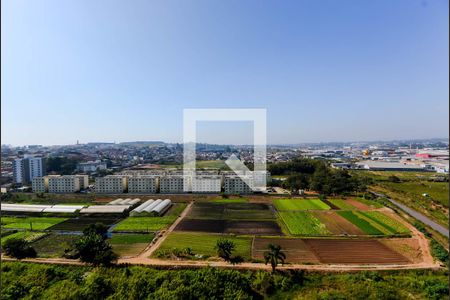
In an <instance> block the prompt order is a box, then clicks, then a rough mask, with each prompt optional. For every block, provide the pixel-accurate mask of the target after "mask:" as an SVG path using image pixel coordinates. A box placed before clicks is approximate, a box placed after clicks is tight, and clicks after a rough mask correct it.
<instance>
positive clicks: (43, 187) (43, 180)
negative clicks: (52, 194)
mask: <svg viewBox="0 0 450 300" xmlns="http://www.w3.org/2000/svg"><path fill="white" fill-rule="evenodd" d="M31 189H32V191H33V192H35V193H46V192H48V176H44V177H35V178H33V180H32V181H31Z"/></svg>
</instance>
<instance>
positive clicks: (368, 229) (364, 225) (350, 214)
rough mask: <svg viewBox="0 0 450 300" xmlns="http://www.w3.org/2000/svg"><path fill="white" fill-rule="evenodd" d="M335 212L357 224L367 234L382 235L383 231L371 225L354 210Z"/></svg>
mask: <svg viewBox="0 0 450 300" xmlns="http://www.w3.org/2000/svg"><path fill="white" fill-rule="evenodd" d="M337 213H338V214H339V215H340V216H342V217H344V218H345V219H347V220H348V221H349V222H351V223H352V224H354V225H355V226H357V227H358V228H359V229H361V230H362V231H363V232H364V233H366V234H369V235H384V232H382V231H380V230H379V229H378V228H377V227H376V226H373V225H372V224H371V223H370V222H369V221H367V220H366V219H364V218H362V217H361V215H358V213H357V212H354V211H337Z"/></svg>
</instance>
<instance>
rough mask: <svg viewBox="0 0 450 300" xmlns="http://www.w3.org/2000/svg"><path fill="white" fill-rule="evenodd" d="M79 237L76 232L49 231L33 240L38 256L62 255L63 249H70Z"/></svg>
mask: <svg viewBox="0 0 450 300" xmlns="http://www.w3.org/2000/svg"><path fill="white" fill-rule="evenodd" d="M80 237H81V235H76V234H56V233H50V234H48V235H46V236H44V237H43V238H41V239H39V240H37V241H35V242H33V244H32V246H33V248H34V249H35V250H36V252H37V255H38V257H48V258H52V257H62V255H63V254H64V250H66V249H71V248H72V246H73V244H74V243H75V242H76V241H77V240H78V239H79V238H80Z"/></svg>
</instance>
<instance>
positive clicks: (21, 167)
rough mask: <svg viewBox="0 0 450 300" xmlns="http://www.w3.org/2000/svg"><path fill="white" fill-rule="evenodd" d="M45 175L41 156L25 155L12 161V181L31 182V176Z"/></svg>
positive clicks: (43, 161) (43, 160)
mask: <svg viewBox="0 0 450 300" xmlns="http://www.w3.org/2000/svg"><path fill="white" fill-rule="evenodd" d="M44 175H45V159H44V158H42V157H33V156H25V157H24V158H17V159H15V160H14V162H13V179H14V183H19V184H27V183H31V182H32V180H33V178H36V177H42V176H44Z"/></svg>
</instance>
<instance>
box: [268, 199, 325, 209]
mask: <svg viewBox="0 0 450 300" xmlns="http://www.w3.org/2000/svg"><path fill="white" fill-rule="evenodd" d="M273 203H274V204H275V207H276V209H277V210H278V211H283V210H326V209H330V207H329V206H328V205H327V204H326V203H324V202H323V201H322V200H320V199H307V200H306V199H275V200H273Z"/></svg>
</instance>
